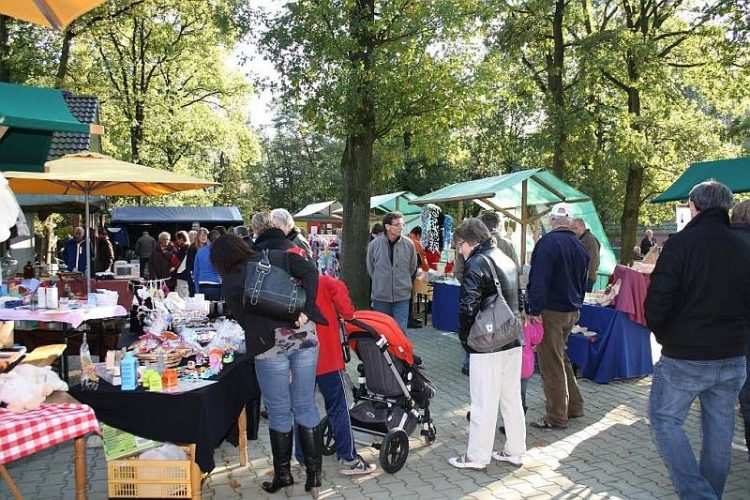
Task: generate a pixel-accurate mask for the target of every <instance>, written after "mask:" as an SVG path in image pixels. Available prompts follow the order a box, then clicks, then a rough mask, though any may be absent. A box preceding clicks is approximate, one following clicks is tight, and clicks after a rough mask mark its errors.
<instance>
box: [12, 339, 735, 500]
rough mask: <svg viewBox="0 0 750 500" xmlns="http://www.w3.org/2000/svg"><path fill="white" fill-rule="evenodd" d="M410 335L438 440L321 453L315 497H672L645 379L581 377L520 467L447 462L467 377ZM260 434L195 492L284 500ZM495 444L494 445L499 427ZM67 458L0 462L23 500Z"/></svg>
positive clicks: (452, 357) (52, 483) (69, 478)
mask: <svg viewBox="0 0 750 500" xmlns="http://www.w3.org/2000/svg"><path fill="white" fill-rule="evenodd" d="M410 335H411V338H412V339H413V340H414V344H415V351H416V352H418V353H419V354H420V355H421V356H422V357H423V359H424V363H425V367H426V373H427V374H428V376H429V377H430V378H431V379H432V380H433V381H434V382H435V384H436V386H437V388H438V394H437V396H436V397H435V399H434V403H433V410H434V411H433V415H434V419H435V424H436V426H437V432H438V434H437V441H436V442H435V443H434V444H433V445H431V446H427V445H426V444H425V443H424V441H423V440H422V439H421V438H419V437H413V438H412V439H411V451H410V453H409V459H408V460H407V462H406V465H405V466H404V468H403V469H402V470H401V471H400V472H398V473H397V474H387V473H385V472H383V471H382V470H378V471H377V472H376V473H374V474H371V475H367V476H358V477H353V478H352V477H346V476H342V475H340V474H339V473H338V472H337V467H336V464H335V462H334V460H333V459H332V458H330V457H327V458H324V481H323V488H322V493H321V498H346V499H363V498H373V499H383V498H403V497H412V498H425V499H427V498H429V499H437V498H448V499H456V498H478V499H483V498H507V499H512V498H586V499H594V498H628V499H639V500H641V499H650V498H676V495H675V494H674V491H673V490H672V486H671V483H670V481H669V478H668V476H667V473H666V470H665V468H664V465H663V462H662V460H661V458H660V457H659V455H658V453H657V451H656V449H655V447H654V444H653V442H652V441H651V437H650V434H649V426H648V421H647V419H646V407H647V402H648V392H649V387H650V378H644V379H636V380H627V381H621V382H615V383H612V384H608V385H598V384H595V383H593V382H590V381H588V380H582V381H580V383H581V390H582V392H583V396H584V398H585V399H586V415H585V417H583V418H580V419H576V420H574V421H572V423H571V427H570V428H569V429H567V430H565V431H543V430H537V429H533V428H529V430H528V441H527V443H528V446H529V452H528V455H527V457H526V459H525V462H524V466H523V467H521V468H515V467H513V466H511V465H510V464H498V463H493V464H491V465H490V466H489V467H488V468H487V470H486V472H475V471H468V470H458V469H455V468H453V467H451V466H450V465H448V463H447V460H448V458H450V457H452V456H456V455H458V454H460V453H463V452H465V449H466V442H467V431H468V423H467V421H466V418H465V415H466V412H467V410H468V407H469V396H468V378H467V377H465V376H463V375H462V374H461V371H460V364H461V359H462V356H463V354H462V351H461V348H460V345H459V343H458V340H457V338H456V336H455V335H453V334H447V333H443V332H439V331H436V330H433V329H431V328H423V329H420V330H414V331H412V332H411V333H410ZM354 368H355V363H354V362H352V363H350V365H349V367H348V369H349V370H350V373H353V370H354ZM528 403H529V413H528V416H529V419H536V418H538V417H540V416H542V410H543V405H544V403H543V399H542V392H541V387H540V381H539V378H538V375H535V377H534V378H533V379H532V381H531V384H530V386H529V392H528ZM741 425H742V424H741V423H740V422H739V419H738V424H737V426H736V429H735V441H734V446H733V464H732V473H731V475H730V476H729V479H728V481H727V486H726V490H725V495H724V498H726V499H746V498H750V463H748V461H747V453H746V451H745V445H744V442H743V438H742V430H741ZM686 427H687V429H688V432H689V434H690V436H691V439H692V440H693V442H694V443H696V442H697V441H698V439H699V436H700V421H699V419H698V411H697V406H696V407H695V408H694V409H693V411H692V412H691V414H690V416H689V419H688V422H687V425H686ZM415 434H417V433H416V432H415ZM260 436H261V439H260V441H259V442H251V443H250V451H249V454H250V460H249V466H248V467H245V468H239V465H238V463H237V457H236V455H235V449H234V448H233V447H232V446H230V445H224V446H222V447H221V448H219V449H218V450H217V451H216V463H217V464H220V465H218V466H217V468H216V470H214V472H213V473H212V474H211V476H210V477H209V478H208V479H207V480H206V481H204V483H203V490H202V492H203V498H205V499H234V498H276V499H279V498H285V497H284V495H283V493H281V492H279V493H277V494H276V495H266V494H265V493H264V492H263V491H262V490H261V488H260V483H261V482H262V481H264V480H269V477H270V475H269V474H270V471H271V461H270V445H269V442H268V431H267V428H266V425H265V422H264V423H262V424H261V431H260ZM363 438H364V436H363ZM496 446H497V448H499V447H501V446H502V436H501V435H499V434H498V436H497V437H496ZM360 451H361V453H362V455H364V456H365V457H366V458H367V459H368V460H371V461H373V462H375V463H377V462H378V455H377V452H376V451H375V450H374V449H373V448H371V447H364V446H361V447H360ZM72 458H73V446H72V444H71V443H66V444H63V445H60V446H57V447H55V448H53V449H51V450H48V451H46V452H43V453H40V454H38V455H36V456H34V457H31V458H28V459H23V460H19V461H17V462H14V463H12V464H10V465H9V467H8V469H9V471H10V473H11V475H12V476H13V477H14V478H15V480H16V482H17V484H18V485H19V487H20V489H21V492H22V493H23V494H24V496H25V497H26V498H27V499H41V500H48V499H58V498H64V499H69V498H73V497H74V492H75V488H74V478H73V466H72ZM87 460H88V480H89V498H91V499H102V498H106V491H107V488H106V486H107V477H106V474H107V472H106V462H105V461H104V457H103V453H102V450H101V448H91V449H89V450H88V452H87ZM293 472H294V474H295V478H299V477H300V476H299V471H298V468H297V467H296V466H295V467H294V468H293ZM303 479H304V478H303ZM295 493H296V494H297V497H298V498H309V496H307V495H306V494H304V488H303V487H302V485H301V484H299V485H296V487H295ZM7 498H10V495H9V492H8V488H7V487H6V486H5V484H4V483H2V482H0V499H3V500H4V499H7Z"/></svg>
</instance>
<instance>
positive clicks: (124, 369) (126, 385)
mask: <svg viewBox="0 0 750 500" xmlns="http://www.w3.org/2000/svg"><path fill="white" fill-rule="evenodd" d="M120 376H121V377H122V390H123V391H134V390H136V388H137V387H138V359H137V358H136V357H135V356H133V353H132V352H131V351H128V352H126V353H125V356H123V357H122V361H121V362H120Z"/></svg>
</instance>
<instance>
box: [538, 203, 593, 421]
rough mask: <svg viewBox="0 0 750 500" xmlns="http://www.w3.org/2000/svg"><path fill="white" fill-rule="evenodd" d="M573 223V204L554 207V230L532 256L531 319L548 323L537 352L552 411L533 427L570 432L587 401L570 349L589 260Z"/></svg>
mask: <svg viewBox="0 0 750 500" xmlns="http://www.w3.org/2000/svg"><path fill="white" fill-rule="evenodd" d="M572 221H573V216H572V214H571V209H570V205H568V204H567V203H558V204H557V205H555V206H554V207H552V212H551V213H550V225H551V226H552V230H551V231H550V232H548V233H547V234H545V235H544V236H542V237H541V238H540V239H539V241H537V242H536V245H535V246H534V252H533V253H532V254H531V271H530V273H529V286H528V288H527V300H528V309H529V319H530V320H531V322H532V323H539V322H540V321H541V322H543V323H544V339H543V340H542V343H541V344H539V347H538V348H537V354H538V355H539V370H540V372H541V374H542V386H543V388H544V396H545V398H546V412H545V416H544V418H543V419H542V420H539V421H537V422H532V423H531V426H532V427H536V428H539V429H565V428H567V427H568V419H569V418H576V417H580V416H583V397H582V396H581V391H580V390H579V389H578V382H576V377H575V373H574V372H573V367H572V366H571V364H570V359H568V355H567V354H566V352H565V348H566V346H567V344H568V335H570V329H571V328H573V325H575V324H576V321H578V317H579V316H580V310H581V306H582V305H583V296H584V294H585V293H586V280H587V276H588V269H589V256H588V254H587V253H586V248H584V246H583V245H582V244H581V242H580V241H579V240H578V238H577V237H576V235H575V233H574V232H573V230H572V229H571V227H570V226H571V223H572Z"/></svg>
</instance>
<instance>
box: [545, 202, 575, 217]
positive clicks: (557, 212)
mask: <svg viewBox="0 0 750 500" xmlns="http://www.w3.org/2000/svg"><path fill="white" fill-rule="evenodd" d="M549 214H550V215H551V216H552V217H567V218H568V219H570V218H571V217H573V212H572V210H571V209H570V205H569V204H567V203H557V204H556V205H555V206H554V207H552V211H551V212H550V213H549Z"/></svg>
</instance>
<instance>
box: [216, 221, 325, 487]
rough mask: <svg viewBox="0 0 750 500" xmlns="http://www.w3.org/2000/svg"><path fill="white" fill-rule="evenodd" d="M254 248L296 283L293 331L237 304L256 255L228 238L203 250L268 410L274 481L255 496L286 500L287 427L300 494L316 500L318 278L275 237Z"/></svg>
mask: <svg viewBox="0 0 750 500" xmlns="http://www.w3.org/2000/svg"><path fill="white" fill-rule="evenodd" d="M277 232H278V234H276V233H277ZM258 240H260V242H261V243H262V244H263V245H262V249H263V250H265V249H268V250H269V252H268V257H269V260H270V262H271V264H272V265H273V266H277V267H281V268H283V269H286V270H288V272H289V274H291V275H292V276H294V277H295V278H297V279H298V280H300V282H301V283H302V287H303V288H304V290H305V295H306V301H305V309H304V312H302V313H300V315H299V317H298V318H297V320H296V321H295V322H294V323H290V322H284V321H280V320H277V319H274V318H270V317H267V316H264V315H263V311H262V310H259V309H256V308H252V307H250V306H247V307H246V306H245V305H244V304H243V296H244V292H245V277H246V274H247V267H248V266H247V264H248V262H250V261H257V260H260V258H261V254H260V253H259V252H256V251H253V250H251V249H250V248H249V247H248V245H247V244H246V243H245V242H244V241H242V239H241V238H239V237H238V236H236V235H234V234H225V235H223V236H222V237H221V238H219V239H218V240H217V241H216V242H215V243H214V244H213V247H212V250H211V263H212V264H213V266H214V267H215V268H216V270H217V271H218V273H219V274H220V275H221V277H222V292H223V295H224V297H225V300H226V305H227V306H228V307H229V310H230V312H231V313H232V315H233V316H234V318H235V319H236V320H237V322H238V323H239V324H240V325H241V326H242V328H243V329H244V330H245V341H246V343H247V352H248V354H249V355H251V356H254V357H255V373H256V375H257V377H258V383H259V384H260V388H261V391H262V393H263V400H264V402H265V404H266V408H267V409H268V427H269V431H270V437H271V450H272V452H273V468H274V478H273V481H270V482H265V483H263V489H264V490H266V491H268V492H270V493H274V492H276V491H278V490H279V489H281V488H284V489H285V492H286V493H287V494H290V493H291V488H292V485H293V484H294V479H293V478H292V474H291V470H290V461H291V457H292V442H293V439H292V436H293V428H292V425H293V423H294V424H296V425H297V430H298V431H299V434H300V438H301V442H302V452H303V454H304V456H305V467H306V469H307V479H306V482H305V491H309V492H310V493H311V495H312V496H313V498H317V495H318V490H319V488H320V475H321V465H322V452H323V435H322V429H321V428H320V426H319V423H320V415H319V414H318V408H317V405H316V403H315V372H316V369H317V364H318V338H317V335H316V334H315V323H321V324H327V323H326V320H325V319H324V318H323V315H322V314H321V312H320V311H319V310H318V308H317V307H316V305H315V299H316V295H317V288H318V270H317V269H316V268H315V265H314V264H313V263H312V262H310V261H308V260H307V259H306V258H304V257H302V256H300V255H299V254H298V253H297V252H296V251H293V250H290V248H289V247H290V246H293V245H292V244H291V243H290V242H288V241H287V240H286V239H285V235H284V233H283V232H282V231H280V230H278V229H267V230H266V231H264V232H263V233H261V235H259V237H258ZM256 243H257V241H256ZM290 376H291V383H290ZM292 413H293V414H294V422H292V416H291V415H292Z"/></svg>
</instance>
